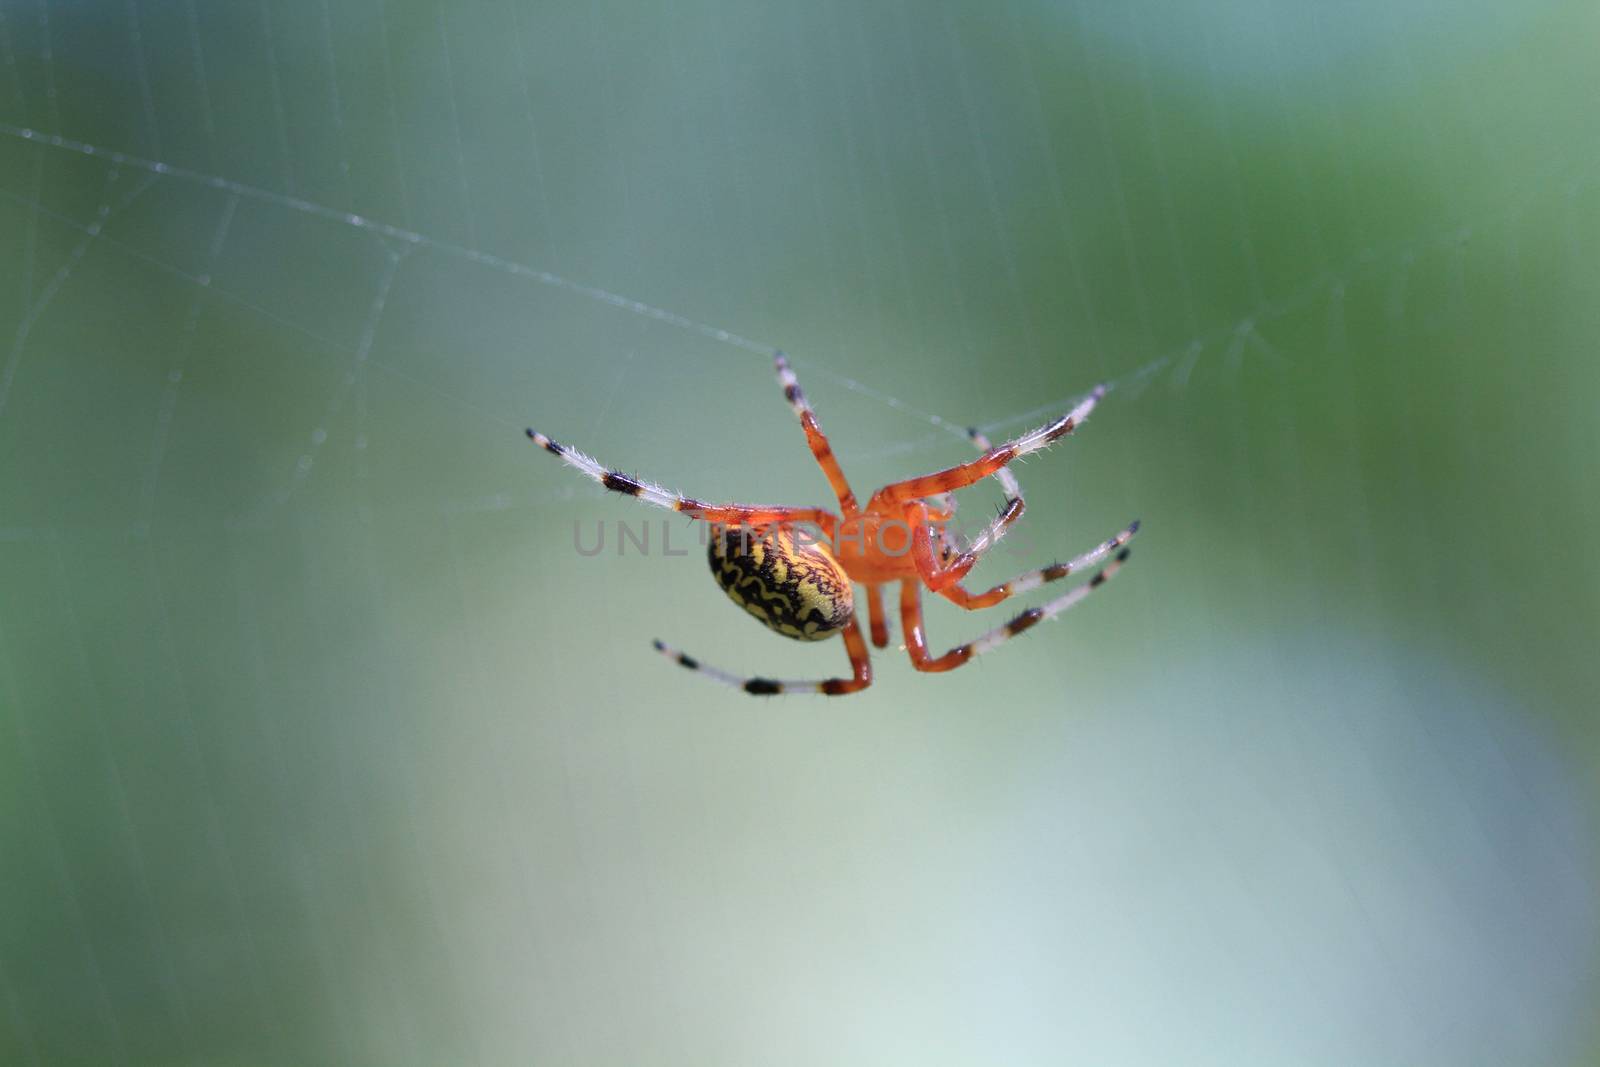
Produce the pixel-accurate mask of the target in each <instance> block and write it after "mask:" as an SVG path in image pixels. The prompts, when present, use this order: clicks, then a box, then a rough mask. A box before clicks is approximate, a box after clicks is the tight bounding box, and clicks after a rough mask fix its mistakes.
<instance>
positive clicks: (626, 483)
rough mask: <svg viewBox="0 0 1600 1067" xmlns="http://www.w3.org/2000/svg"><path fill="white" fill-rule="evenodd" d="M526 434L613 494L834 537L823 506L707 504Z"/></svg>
mask: <svg viewBox="0 0 1600 1067" xmlns="http://www.w3.org/2000/svg"><path fill="white" fill-rule="evenodd" d="M527 433H528V438H529V440H531V441H532V442H533V443H534V444H536V445H538V446H539V447H540V448H542V449H544V450H545V451H546V452H549V453H551V454H552V455H555V456H559V457H560V458H561V461H562V462H563V463H565V464H567V466H569V467H572V468H573V469H575V470H577V471H578V472H580V473H581V474H584V475H585V476H587V477H589V478H592V479H593V480H594V481H597V482H599V483H600V484H601V485H603V486H605V487H606V488H607V489H609V490H611V491H612V492H613V493H621V494H622V495H623V496H631V497H633V498H635V499H636V500H641V501H643V502H644V503H646V504H651V505H654V506H655V507H658V508H666V509H667V510H668V511H678V512H682V513H683V514H685V515H688V516H689V517H690V518H694V519H703V520H705V521H706V522H715V523H720V524H722V525H724V526H772V525H777V524H780V523H782V524H796V523H814V524H816V525H817V526H818V527H819V528H820V529H821V530H822V533H823V535H824V536H826V537H829V538H831V537H833V536H834V533H835V531H836V530H837V529H838V524H839V518H838V516H836V515H834V514H833V512H831V511H826V510H824V509H822V508H790V507H782V506H779V505H776V504H707V503H705V502H704V501H701V500H694V499H692V498H690V497H686V496H682V495H680V494H678V493H674V492H672V491H671V490H669V489H663V488H662V487H661V486H659V485H656V484H654V483H653V482H647V481H644V480H642V479H640V478H635V477H633V476H632V475H628V474H623V473H622V472H621V471H615V470H611V469H609V468H607V467H605V466H603V465H602V464H601V463H600V462H599V461H598V460H596V459H595V458H594V457H592V456H587V455H584V454H583V453H582V452H579V451H578V450H577V449H576V448H572V447H570V446H568V445H563V444H557V443H556V442H555V441H552V440H550V438H548V437H546V436H545V435H544V434H542V433H539V432H538V431H536V430H529V431H527Z"/></svg>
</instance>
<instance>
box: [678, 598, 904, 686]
mask: <svg viewBox="0 0 1600 1067" xmlns="http://www.w3.org/2000/svg"><path fill="white" fill-rule="evenodd" d="M843 633H844V647H845V651H846V652H848V653H849V655H850V677H849V678H824V679H822V680H821V681H779V680H777V679H774V678H741V677H740V676H739V675H737V674H729V673H728V672H727V671H725V670H722V669H720V668H717V667H713V666H711V665H710V664H708V663H702V662H700V661H699V660H698V659H695V658H694V657H693V656H690V655H687V654H685V653H683V652H679V651H678V650H677V649H675V648H672V647H671V646H669V645H667V644H665V643H663V642H661V641H653V642H651V644H653V645H654V646H655V649H656V651H657V652H659V653H661V654H662V655H663V656H666V657H667V658H668V659H670V660H672V661H673V662H674V663H676V664H678V666H680V667H687V668H688V669H689V670H691V671H695V672H697V673H699V674H703V675H705V676H706V677H708V678H711V679H713V680H715V681H718V682H721V683H722V684H723V685H729V686H732V687H733V688H735V689H743V690H744V691H745V692H746V693H750V694H752V695H754V696H777V695H778V694H780V693H821V694H822V695H824V696H843V695H844V694H846V693H855V692H859V691H860V690H862V689H865V688H866V687H867V686H869V685H871V684H872V660H871V659H870V658H869V657H868V655H867V643H866V642H865V641H863V640H862V639H861V626H860V624H859V623H858V622H857V620H856V616H855V614H852V615H851V616H850V621H849V622H847V623H845V627H844V631H843Z"/></svg>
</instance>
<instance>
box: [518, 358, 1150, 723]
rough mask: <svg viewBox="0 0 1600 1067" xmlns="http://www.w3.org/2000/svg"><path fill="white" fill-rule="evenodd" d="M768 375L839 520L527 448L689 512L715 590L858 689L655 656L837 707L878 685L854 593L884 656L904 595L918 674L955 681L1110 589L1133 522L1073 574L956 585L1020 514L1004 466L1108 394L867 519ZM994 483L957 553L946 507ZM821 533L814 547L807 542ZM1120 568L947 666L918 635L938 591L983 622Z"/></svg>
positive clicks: (1067, 427) (788, 375)
mask: <svg viewBox="0 0 1600 1067" xmlns="http://www.w3.org/2000/svg"><path fill="white" fill-rule="evenodd" d="M774 365H775V367H776V369H777V373H778V383H779V384H780V385H782V386H783V395H784V397H785V399H787V400H788V401H789V406H790V407H792V408H793V409H794V413H795V415H796V416H797V417H798V418H799V420H800V428H801V429H802V430H803V431H805V435H806V443H807V444H808V445H809V446H810V447H811V454H812V456H814V457H815V458H816V461H817V465H818V466H820V467H821V468H822V473H823V474H824V475H825V476H826V477H827V479H828V484H829V485H830V486H831V487H832V488H833V492H834V495H835V496H836V497H838V499H839V511H840V512H841V514H840V515H835V514H833V513H832V512H830V511H827V510H825V509H823V508H796V507H778V506H770V505H765V504H707V503H705V502H703V501H700V500H694V499H691V498H689V497H684V496H680V495H678V494H677V493H673V492H669V491H668V490H666V489H663V488H662V487H661V486H659V485H655V484H653V483H651V482H646V481H642V480H640V479H638V478H634V477H630V476H629V475H626V474H623V473H621V472H619V471H615V470H611V469H608V468H606V467H604V466H602V465H601V464H600V463H599V462H597V461H596V460H594V459H593V458H591V457H589V456H586V455H584V454H583V453H582V452H579V451H577V450H576V449H573V448H569V447H567V446H566V445H562V444H557V443H556V442H555V441H552V440H551V439H550V438H548V437H546V436H545V435H544V434H542V433H538V432H537V431H535V430H532V429H530V430H528V431H527V434H528V437H529V438H530V439H531V440H532V441H533V442H534V443H535V444H537V445H539V446H540V447H542V448H543V449H544V450H545V451H547V452H549V453H551V454H552V455H555V456H558V457H560V458H561V459H562V460H563V461H564V462H565V463H566V464H567V465H568V466H571V467H573V468H575V469H576V470H578V471H579V472H580V473H582V474H584V475H586V476H588V477H590V478H593V479H594V480H595V481H597V482H599V483H600V484H601V485H603V486H604V487H605V488H607V489H609V490H611V491H612V492H615V493H622V494H624V495H626V496H631V497H634V498H636V499H638V500H642V501H644V502H645V503H646V504H651V505H654V506H655V507H659V508H666V509H668V510H670V511H678V512H682V513H683V514H685V515H688V516H690V517H691V518H694V519H701V520H703V521H705V522H708V523H711V524H712V526H713V529H712V536H711V538H710V544H709V553H708V555H709V559H710V563H711V570H712V573H713V574H714V575H715V576H716V579H717V584H718V585H720V586H722V588H723V590H724V591H725V592H726V593H727V594H728V596H729V597H731V598H732V599H733V601H734V603H736V604H738V605H739V606H741V607H743V608H744V609H745V610H746V611H747V612H749V613H750V614H751V615H754V616H755V617H756V618H757V619H758V620H760V621H761V623H762V624H763V625H765V626H767V627H768V628H769V629H771V630H773V631H775V632H777V633H780V634H783V635H784V636H785V637H790V638H794V639H796V640H801V641H819V640H824V639H826V638H829V637H832V636H833V635H834V634H843V636H844V647H845V650H846V652H847V653H848V654H849V656H850V677H848V678H826V679H823V680H821V681H776V680H774V679H771V678H762V677H740V676H739V675H735V674H730V673H728V672H727V671H724V670H720V669H718V668H716V667H713V666H711V665H709V664H707V663H703V662H701V661H700V660H698V659H696V658H695V657H693V656H690V655H688V654H686V653H683V652H679V651H678V650H677V649H674V648H671V647H669V646H667V645H665V644H663V643H662V642H661V641H659V640H658V641H655V642H653V644H654V646H655V649H656V651H658V652H660V653H661V654H662V655H664V656H666V657H667V658H668V659H671V660H673V661H675V662H676V663H678V664H680V665H681V666H684V667H687V668H688V669H689V670H691V671H696V672H698V673H700V674H704V675H706V676H707V677H709V678H712V679H714V680H716V681H718V682H722V683H723V684H725V685H730V686H733V687H734V688H736V689H742V690H744V691H745V692H746V693H752V694H755V695H757V696H772V695H775V694H778V693H823V694H826V695H828V696H840V695H843V694H845V693H854V692H857V691H859V690H862V689H865V688H866V687H867V686H869V685H871V684H872V663H871V660H870V658H869V656H868V654H867V645H866V642H865V641H863V640H862V637H861V625H860V621H859V619H858V617H857V612H856V606H855V598H854V594H853V591H852V585H851V583H852V582H857V583H860V584H861V585H862V586H864V587H865V589H866V599H867V618H868V620H869V626H870V629H871V637H872V643H873V644H874V645H875V646H877V647H878V648H884V647H886V646H887V645H888V643H889V628H888V624H887V620H886V617H885V615H884V607H883V586H884V585H886V584H888V583H890V582H896V581H897V582H899V583H900V619H901V626H902V628H903V630H904V633H905V647H906V651H907V652H908V653H909V654H910V656H911V664H912V666H914V667H915V668H916V669H917V670H919V671H948V670H953V669H954V668H956V667H960V666H961V665H963V664H965V663H968V662H970V661H971V660H972V659H973V658H975V657H977V656H981V655H982V654H984V653H985V652H988V651H990V650H992V649H994V648H995V647H996V646H998V645H1000V644H1002V643H1003V642H1005V641H1007V640H1009V639H1010V638H1013V637H1016V636H1017V635H1018V634H1021V633H1023V632H1025V631H1026V630H1028V629H1030V628H1032V627H1033V626H1035V625H1036V624H1038V623H1040V622H1042V621H1044V620H1045V619H1051V618H1054V617H1055V616H1057V615H1060V614H1061V613H1062V612H1064V611H1066V610H1067V609H1068V608H1071V607H1074V606H1075V605H1077V604H1078V603H1079V602H1080V601H1082V600H1083V599H1084V598H1085V597H1087V596H1088V595H1089V594H1090V593H1091V592H1093V591H1094V590H1095V589H1098V588H1099V587H1100V586H1101V585H1103V584H1104V583H1105V582H1106V581H1108V580H1109V579H1110V578H1111V577H1112V576H1113V575H1114V574H1116V573H1117V570H1118V569H1119V568H1120V567H1121V566H1122V564H1123V563H1124V562H1125V561H1126V560H1127V558H1128V552H1129V550H1128V548H1126V547H1125V546H1126V545H1127V543H1128V541H1129V540H1131V539H1132V538H1133V535H1134V534H1135V533H1136V532H1138V529H1139V524H1138V522H1133V523H1131V524H1130V525H1128V527H1127V528H1125V529H1124V530H1122V531H1121V532H1120V533H1118V534H1117V535H1116V536H1114V537H1112V538H1110V539H1109V540H1107V541H1103V542H1101V543H1100V544H1098V545H1096V546H1095V547H1094V548H1092V549H1090V550H1089V551H1088V552H1085V553H1083V554H1082V555H1080V556H1078V557H1076V558H1075V559H1073V560H1071V561H1070V562H1067V563H1052V564H1050V565H1049V566H1047V567H1040V568H1037V569H1035V570H1031V571H1027V572H1025V573H1023V574H1020V575H1018V576H1017V577H1015V578H1013V579H1011V580H1010V581H1008V582H1002V583H1001V584H999V585H997V586H995V587H994V588H992V589H989V590H987V591H986V592H981V593H975V592H972V591H970V590H968V589H967V588H966V587H965V586H963V585H962V584H961V580H962V579H963V578H964V577H966V575H967V572H968V571H970V570H972V568H973V566H974V565H975V564H976V563H977V562H978V560H979V559H980V558H981V557H982V556H983V554H984V553H985V552H987V551H988V550H989V549H991V548H993V547H994V545H995V543H996V542H997V541H999V540H1000V538H1001V537H1002V536H1004V535H1005V532H1006V531H1007V530H1008V529H1009V528H1010V527H1011V525H1012V524H1013V523H1014V522H1016V521H1017V519H1018V518H1020V517H1021V516H1022V509H1023V503H1022V490H1021V489H1020V488H1019V487H1018V485H1017V479H1016V476H1015V475H1013V474H1012V473H1011V471H1010V470H1009V469H1008V468H1007V464H1009V463H1011V461H1012V460H1015V459H1017V458H1019V457H1021V456H1026V455H1028V454H1029V453H1032V452H1038V451H1040V450H1042V449H1044V448H1046V447H1047V446H1049V445H1050V444H1051V443H1052V442H1053V441H1055V440H1057V439H1058V438H1061V437H1064V436H1066V435H1067V434H1070V433H1072V432H1073V430H1075V429H1076V428H1077V427H1078V426H1079V425H1081V424H1082V423H1083V421H1084V419H1086V418H1088V417H1089V413H1090V412H1091V411H1093V410H1094V407H1095V404H1097V403H1098V402H1099V401H1100V398H1101V397H1103V396H1104V395H1105V387H1104V386H1097V387H1096V388H1095V389H1094V390H1093V391H1092V392H1090V393H1089V395H1088V396H1087V397H1086V398H1085V399H1084V400H1083V401H1082V402H1080V403H1079V404H1078V405H1077V406H1076V407H1074V408H1073V409H1072V410H1071V411H1069V412H1067V413H1066V414H1065V415H1062V416H1061V417H1060V418H1058V419H1056V420H1055V421H1054V422H1051V423H1049V424H1047V425H1045V426H1041V427H1039V428H1038V429H1036V430H1034V431H1032V432H1031V433H1026V434H1023V435H1022V436H1021V437H1018V438H1017V439H1016V440H1013V441H1008V442H1006V443H1005V444H1003V445H1001V446H1000V447H999V448H995V447H994V446H992V445H991V444H990V443H989V441H988V439H987V438H985V437H984V436H983V434H981V433H979V432H978V431H977V430H975V429H974V430H968V431H967V434H968V437H969V438H970V439H971V441H972V443H973V444H974V445H975V446H976V447H977V448H978V449H979V450H980V452H981V453H982V455H980V456H979V457H978V458H977V459H975V460H973V461H971V462H970V463H963V464H960V465H958V466H955V467H951V468H949V469H947V470H942V471H938V472H937V473H934V474H925V475H923V476H921V477H919V478H908V479H906V480H904V481H899V482H892V483H890V484H889V485H886V486H884V487H883V488H882V489H879V490H878V491H877V492H875V493H873V494H872V496H871V497H870V498H869V499H868V500H867V506H866V507H865V508H863V507H861V506H860V504H858V503H857V501H856V495H855V493H853V492H852V491H851V489H850V483H849V482H848V481H846V480H845V476H844V471H843V470H842V469H841V468H840V467H839V461H838V459H837V458H835V456H834V454H833V449H832V448H831V447H829V445H828V439H827V438H826V437H825V436H823V433H822V430H821V428H820V427H819V426H818V424H817V416H816V413H815V412H814V411H813V410H812V409H811V405H810V404H809V403H808V402H807V401H806V397H805V393H803V392H802V391H801V389H800V382H799V380H798V379H797V378H796V377H795V374H794V371H793V370H792V369H791V368H790V366H789V361H788V359H786V358H785V357H784V354H783V353H782V352H778V353H777V354H776V357H775V360H774ZM991 476H992V477H994V478H995V480H996V481H998V482H999V483H1000V486H1001V488H1002V489H1004V491H1005V494H1006V501H1005V504H1004V506H1003V507H1001V509H1000V511H999V514H998V515H997V516H996V517H995V519H994V520H993V521H992V522H990V523H989V524H988V525H987V526H986V527H985V528H984V529H983V530H982V531H981V532H980V533H979V534H978V536H977V537H975V538H973V539H972V540H971V541H970V542H967V543H966V544H961V543H959V542H958V541H957V539H956V538H955V537H954V535H952V534H951V533H950V531H949V530H948V529H947V527H946V523H948V522H949V520H950V518H951V516H953V515H954V514H955V498H954V497H953V496H952V495H950V494H952V493H954V492H955V490H957V489H962V488H965V487H967V486H969V485H973V484H974V483H976V482H979V481H982V480H983V479H984V478H987V477H991ZM807 530H816V531H819V533H820V536H816V537H807V536H805V531H807ZM1107 557H1112V558H1111V561H1110V562H1109V563H1107V564H1106V565H1105V566H1104V567H1102V568H1101V569H1100V570H1098V571H1096V572H1095V574H1094V576H1093V577H1092V578H1090V579H1089V581H1087V582H1085V583H1083V584H1082V585H1079V586H1077V587H1075V588H1073V589H1072V590H1071V591H1070V592H1068V593H1065V594H1064V595H1062V596H1060V597H1057V598H1056V599H1054V600H1051V601H1049V602H1047V603H1045V604H1043V605H1041V606H1039V607H1034V608H1029V609H1027V610H1026V611H1024V612H1022V613H1021V614H1019V615H1017V616H1016V617H1015V618H1013V619H1012V620H1011V621H1009V622H1007V623H1006V624H1005V625H1004V626H1000V627H997V628H996V629H994V630H991V631H989V632H988V633H986V634H984V635H983V636H982V637H979V638H977V639H976V640H974V641H969V642H967V643H966V644H964V645H957V646H956V647H955V648H952V649H951V650H950V651H948V652H946V653H944V654H943V655H941V656H934V655H931V654H930V653H929V651H928V641H927V637H926V635H925V634H924V632H923V627H922V591H923V590H924V589H927V590H928V591H929V592H933V593H937V594H938V595H940V596H942V597H944V598H945V599H946V600H949V601H952V602H953V603H955V604H958V605H960V606H961V607H963V608H966V609H967V610H969V611H975V610H977V609H979V608H987V607H992V606H994V605H996V604H998V603H1000V602H1001V601H1003V600H1007V599H1009V598H1010V597H1012V596H1015V595H1017V594H1018V593H1025V592H1028V591H1030V590H1032V589H1036V588H1038V587H1039V586H1041V585H1043V584H1045V583H1046V582H1054V581H1058V580H1060V579H1062V578H1065V577H1066V576H1067V575H1069V574H1074V573H1077V572H1078V571H1080V570H1082V569H1083V568H1085V567H1088V566H1091V565H1094V564H1096V563H1099V562H1100V561H1102V560H1104V559H1106V558H1107Z"/></svg>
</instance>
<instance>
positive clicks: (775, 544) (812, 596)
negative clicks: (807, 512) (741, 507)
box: [709, 526, 855, 641]
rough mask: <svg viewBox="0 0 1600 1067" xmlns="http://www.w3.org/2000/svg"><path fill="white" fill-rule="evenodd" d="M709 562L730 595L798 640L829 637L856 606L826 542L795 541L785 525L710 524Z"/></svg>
mask: <svg viewBox="0 0 1600 1067" xmlns="http://www.w3.org/2000/svg"><path fill="white" fill-rule="evenodd" d="M709 560H710V563H711V573H712V574H713V575H715V576H716V579H717V584H718V585H720V586H722V590H723V592H725V593H727V594H728V597H729V599H731V600H732V601H733V602H734V603H735V604H738V605H739V606H740V607H741V608H744V610H745V611H747V612H749V613H750V614H751V615H754V616H755V617H756V618H757V619H759V620H760V621H761V624H762V625H763V626H765V627H767V628H768V629H769V630H773V631H775V632H777V633H780V634H782V635H783V636H785V637H792V638H794V639H795V640H797V641H821V640H823V639H824V638H827V637H832V636H833V635H834V634H836V633H838V632H839V631H840V630H842V629H844V626H845V624H846V623H848V622H849V621H850V618H851V613H852V611H853V610H854V608H855V594H854V591H853V590H852V588H851V585H850V577H849V575H847V574H845V572H844V568H843V567H841V566H839V561H838V560H836V559H834V558H833V554H832V553H831V552H829V551H828V547H827V545H825V544H823V543H821V542H819V541H802V540H799V539H797V538H796V537H795V534H794V531H793V530H791V529H789V528H787V527H783V526H778V527H772V528H765V529H751V528H750V527H718V528H714V529H713V530H712V536H711V547H710V552H709Z"/></svg>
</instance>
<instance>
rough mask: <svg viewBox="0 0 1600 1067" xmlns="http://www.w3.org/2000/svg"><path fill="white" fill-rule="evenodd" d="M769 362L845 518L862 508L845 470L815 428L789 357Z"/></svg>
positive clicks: (780, 356)
mask: <svg viewBox="0 0 1600 1067" xmlns="http://www.w3.org/2000/svg"><path fill="white" fill-rule="evenodd" d="M772 363H773V367H774V369H775V370H777V372H778V384H779V385H781V386H783V397H784V399H785V400H787V401H789V406H790V407H791V408H793V409H794V413H795V415H796V416H797V417H798V418H799V419H800V428H801V429H802V430H804V431H805V432H806V444H807V445H809V446H810V447H811V454H812V455H813V456H815V457H816V460H817V466H819V467H821V468H822V473H823V475H824V476H825V477H826V478H827V479H828V485H830V486H831V487H832V488H833V495H834V496H836V497H838V498H839V510H840V511H841V512H842V513H843V514H844V517H845V518H847V519H848V518H850V516H852V515H854V514H856V513H857V512H859V511H860V510H861V509H860V507H859V505H857V504H856V494H855V493H854V492H853V491H851V489H850V482H849V481H848V480H847V479H846V478H845V476H844V470H843V469H842V468H841V467H840V466H839V459H838V457H837V456H835V455H834V454H833V446H831V445H830V444H828V438H827V437H826V436H825V435H824V434H823V432H822V427H821V426H819V425H817V413H816V412H815V411H813V410H812V409H811V403H810V402H809V401H808V400H806V394H805V391H804V390H803V389H801V388H800V379H798V378H796V377H795V376H794V370H793V369H792V368H791V367H790V366H789V358H788V357H787V356H785V355H784V354H783V353H782V352H775V353H773V357H772Z"/></svg>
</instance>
